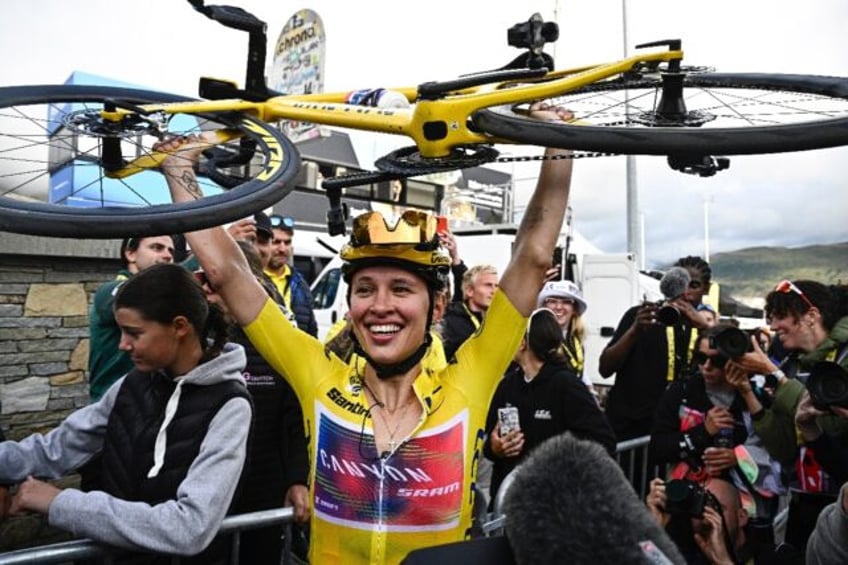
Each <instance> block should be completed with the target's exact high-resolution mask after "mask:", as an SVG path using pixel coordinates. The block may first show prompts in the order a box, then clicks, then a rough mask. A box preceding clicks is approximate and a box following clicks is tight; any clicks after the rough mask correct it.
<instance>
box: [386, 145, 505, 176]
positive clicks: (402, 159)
mask: <svg viewBox="0 0 848 565" xmlns="http://www.w3.org/2000/svg"><path fill="white" fill-rule="evenodd" d="M497 158H498V151H497V150H496V149H495V148H494V147H491V146H489V145H475V146H473V147H459V148H455V149H453V150H451V154H450V155H449V156H447V157H438V158H432V157H422V156H421V153H419V152H418V148H417V147H415V146H412V147H402V148H401V149H397V150H395V151H392V152H391V153H389V154H387V155H384V156H383V157H380V158H379V159H377V161H376V162H375V163H374V166H375V167H377V169H379V170H381V171H384V172H387V173H391V174H396V175H402V176H404V177H414V176H418V175H426V174H430V173H442V172H445V171H454V170H457V169H467V168H469V167H477V166H479V165H483V164H485V163H491V162H492V161H494V160H496V159H497Z"/></svg>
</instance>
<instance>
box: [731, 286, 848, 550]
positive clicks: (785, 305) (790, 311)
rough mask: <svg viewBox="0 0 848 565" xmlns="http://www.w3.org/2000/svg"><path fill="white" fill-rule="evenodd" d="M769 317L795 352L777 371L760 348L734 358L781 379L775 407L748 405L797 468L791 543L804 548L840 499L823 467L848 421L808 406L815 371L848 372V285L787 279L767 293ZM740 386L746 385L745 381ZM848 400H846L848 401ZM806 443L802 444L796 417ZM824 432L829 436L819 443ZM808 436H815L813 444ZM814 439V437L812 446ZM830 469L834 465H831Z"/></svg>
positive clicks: (777, 451)
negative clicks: (827, 366) (825, 367)
mask: <svg viewBox="0 0 848 565" xmlns="http://www.w3.org/2000/svg"><path fill="white" fill-rule="evenodd" d="M765 312H766V316H767V318H768V320H769V326H770V328H771V330H772V331H773V332H774V333H775V335H776V336H777V338H778V339H779V340H780V344H781V345H782V346H783V347H784V348H785V349H786V350H787V351H789V352H791V354H790V355H789V357H788V358H786V359H784V361H783V362H781V363H780V367H779V370H777V369H778V367H776V366H775V365H774V363H773V362H771V360H770V359H768V357H767V356H766V355H765V354H764V353H763V352H762V350H761V349H760V348H759V347H757V346H756V345H755V344H752V349H753V351H750V352H748V353H745V354H744V355H743V356H741V357H740V358H738V359H734V360H733V363H732V364H733V365H736V366H738V367H739V368H740V369H742V370H744V371H747V372H748V373H760V374H769V373H772V374H773V375H774V377H776V378H775V381H776V389H775V392H774V398H773V402H772V405H771V407H761V406H759V405H758V403H757V402H756V401H755V400H756V399H754V398H753V397H752V396H751V395H750V394H746V395H745V398H746V402H748V403H749V409H750V410H751V412H752V414H753V416H754V428H755V430H756V431H757V433H758V434H759V435H760V436H761V437H762V438H763V443H764V445H765V446H766V448H767V449H768V450H769V451H770V452H771V453H772V454H773V455H775V456H776V457H778V458H779V459H780V460H781V461H784V462H787V463H789V462H791V464H793V465H794V468H795V470H796V475H797V477H796V478H797V480H796V481H793V488H792V496H791V498H790V505H789V521H788V524H787V531H786V540H787V543H789V544H790V545H792V546H794V547H795V548H796V549H798V550H799V551H803V549H804V546H805V545H806V542H807V538H808V537H809V535H810V532H811V531H812V529H813V526H814V525H815V521H816V518H817V517H818V514H819V512H821V509H822V508H823V507H824V506H825V505H826V504H828V503H829V502H832V501H833V500H835V498H836V491H837V488H838V487H839V484H840V483H839V481H838V480H832V479H831V477H829V476H828V474H827V472H825V469H824V468H823V467H824V465H825V464H823V463H822V461H824V462H829V461H831V460H833V459H838V456H839V454H840V453H841V451H840V450H839V449H835V448H834V446H833V445H829V444H830V443H831V441H832V440H833V441H835V442H841V441H844V440H840V439H839V438H845V436H846V434H847V433H848V422H846V420H845V419H843V418H840V417H838V416H837V415H836V414H834V413H833V411H828V413H824V411H822V410H819V411H818V412H819V413H814V412H812V411H810V410H809V407H808V406H807V405H805V406H801V400H802V398H803V396H804V391H805V385H809V384H811V383H810V380H812V382H813V383H815V382H816V379H815V378H811V370H813V369H814V368H815V367H817V366H818V365H817V364H819V363H822V362H826V361H827V362H831V363H836V364H837V365H839V366H840V367H842V368H843V369H845V368H848V292H846V287H845V286H827V285H824V284H822V283H819V282H815V281H808V280H799V281H794V282H793V281H789V280H784V281H781V282H780V283H778V284H777V286H776V287H775V289H774V290H773V291H771V292H770V293H769V294H768V295H767V296H766V305H765ZM740 383H741V381H740ZM843 400H845V399H843ZM799 410H800V411H801V414H800V415H799V417H800V421H799V428H800V431H801V433H802V435H803V437H804V440H805V442H804V443H801V444H799V443H798V441H797V439H796V437H797V436H796V414H797V413H798V412H799ZM818 430H821V432H822V434H821V435H820V436H818V437H816V438H814V436H815V435H817V432H818ZM808 438H809V439H808ZM809 440H813V441H812V442H811V441H809ZM827 464H829V463H827Z"/></svg>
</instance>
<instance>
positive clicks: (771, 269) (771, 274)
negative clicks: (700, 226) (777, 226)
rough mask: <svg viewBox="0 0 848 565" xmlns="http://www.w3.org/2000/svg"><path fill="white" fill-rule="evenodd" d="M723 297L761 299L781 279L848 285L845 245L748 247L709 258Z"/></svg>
mask: <svg viewBox="0 0 848 565" xmlns="http://www.w3.org/2000/svg"><path fill="white" fill-rule="evenodd" d="M710 266H711V267H712V270H713V280H714V281H718V282H719V283H721V286H722V291H723V294H724V295H725V296H726V295H727V294H730V295H732V296H734V297H739V298H745V297H751V296H757V297H765V295H766V294H768V293H769V291H771V290H772V289H773V288H774V285H775V284H776V283H778V282H779V281H781V280H782V279H791V280H796V279H811V280H815V281H820V282H823V283H826V284H836V283H843V284H848V242H844V243H835V244H832V245H811V246H808V247H793V248H788V247H751V248H748V249H740V250H737V251H731V252H728V253H716V254H715V255H712V256H711V257H710Z"/></svg>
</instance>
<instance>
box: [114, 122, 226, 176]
mask: <svg viewBox="0 0 848 565" xmlns="http://www.w3.org/2000/svg"><path fill="white" fill-rule="evenodd" d="M215 136H216V138H217V142H216V143H213V145H216V144H220V143H227V142H228V141H232V140H233V139H237V138H239V137H241V134H240V133H239V132H238V131H236V130H231V129H219V130H216V131H215ZM109 142H114V143H118V144H119V143H120V139H117V138H113V139H107V140H104V144H106V143H109ZM168 155H169V153H165V152H164V151H153V152H152V153H149V154H147V155H142V156H141V157H138V158H136V159H133V160H132V161H130V162H128V163H126V164H125V165H124V166H123V167H119V168H116V169H112V170H110V169H109V168H106V167H104V172H105V175H106V176H107V177H108V178H110V179H123V178H127V177H130V176H132V175H134V174H136V173H140V172H142V171H146V170H148V169H155V168H157V167H159V165H161V164H162V161H164V160H165V158H166V157H167V156H168Z"/></svg>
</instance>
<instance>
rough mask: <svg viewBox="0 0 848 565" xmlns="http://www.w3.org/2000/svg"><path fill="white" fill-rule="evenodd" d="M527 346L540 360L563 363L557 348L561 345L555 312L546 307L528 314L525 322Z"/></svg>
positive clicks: (560, 335)
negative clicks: (527, 319)
mask: <svg viewBox="0 0 848 565" xmlns="http://www.w3.org/2000/svg"><path fill="white" fill-rule="evenodd" d="M526 339H527V346H528V347H529V348H530V351H532V352H533V355H535V356H536V357H537V358H538V359H539V360H540V361H544V362H545V363H547V362H554V363H563V362H564V361H565V358H564V357H563V355H562V352H561V351H560V350H559V349H560V347H561V346H562V340H563V337H562V328H560V327H559V323H558V322H557V319H556V314H554V313H553V312H552V311H551V310H549V309H547V308H539V309H537V310H535V311H534V312H533V313H532V314H530V320H529V321H528V323H527V335H526Z"/></svg>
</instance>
